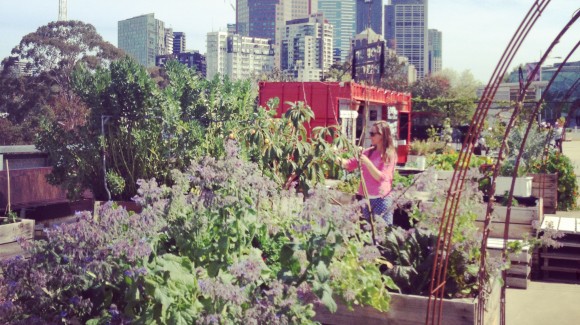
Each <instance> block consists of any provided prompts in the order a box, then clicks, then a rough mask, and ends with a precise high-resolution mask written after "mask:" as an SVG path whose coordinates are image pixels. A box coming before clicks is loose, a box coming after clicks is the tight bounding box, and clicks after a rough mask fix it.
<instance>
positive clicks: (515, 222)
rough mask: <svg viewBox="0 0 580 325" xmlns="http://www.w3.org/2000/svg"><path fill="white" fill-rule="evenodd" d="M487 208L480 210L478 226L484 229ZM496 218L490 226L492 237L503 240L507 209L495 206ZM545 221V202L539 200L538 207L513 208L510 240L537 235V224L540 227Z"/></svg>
mask: <svg viewBox="0 0 580 325" xmlns="http://www.w3.org/2000/svg"><path fill="white" fill-rule="evenodd" d="M486 206H487V204H484V206H483V208H482V209H480V211H481V212H480V214H479V215H478V216H477V220H476V225H477V226H478V227H479V228H480V229H483V225H484V220H485V213H486ZM493 208H494V211H493V213H494V217H493V219H492V222H491V225H490V234H489V236H490V237H495V238H503V234H504V228H505V222H506V214H507V207H505V206H501V205H498V204H495V205H494V207H493ZM543 219H544V210H543V200H542V198H540V199H538V203H537V204H536V206H530V207H525V206H517V207H515V206H512V207H511V213H510V227H509V233H508V238H509V239H522V238H523V236H524V235H525V234H528V235H530V236H533V235H535V233H536V229H535V228H534V226H535V224H537V225H540V224H541V223H542V220H543Z"/></svg>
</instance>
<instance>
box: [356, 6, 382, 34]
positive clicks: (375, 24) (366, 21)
mask: <svg viewBox="0 0 580 325" xmlns="http://www.w3.org/2000/svg"><path fill="white" fill-rule="evenodd" d="M369 27H370V28H371V29H372V30H373V31H374V32H375V33H377V34H380V33H381V32H382V29H383V0H356V33H357V34H359V33H360V32H362V31H363V30H365V29H367V28H369Z"/></svg>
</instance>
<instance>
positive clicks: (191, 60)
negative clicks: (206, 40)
mask: <svg viewBox="0 0 580 325" xmlns="http://www.w3.org/2000/svg"><path fill="white" fill-rule="evenodd" d="M169 60H176V61H178V62H179V63H181V64H183V65H186V66H187V67H188V68H194V69H195V70H196V71H198V72H199V73H200V74H201V75H202V76H204V77H205V76H206V73H207V68H206V62H205V55H203V54H200V53H199V51H191V52H179V53H174V54H166V55H158V56H156V57H155V65H156V66H158V67H164V66H165V64H166V63H167V61H169Z"/></svg>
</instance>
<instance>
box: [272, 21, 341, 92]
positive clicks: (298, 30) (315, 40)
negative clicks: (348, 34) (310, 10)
mask: <svg viewBox="0 0 580 325" xmlns="http://www.w3.org/2000/svg"><path fill="white" fill-rule="evenodd" d="M332 34H333V31H332V25H330V24H329V23H328V21H327V20H326V19H324V15H323V14H322V13H317V14H314V15H311V16H310V17H308V18H301V19H294V20H291V21H288V22H287V23H286V33H285V35H284V39H283V40H282V53H281V59H282V60H281V69H282V70H283V71H284V72H285V73H287V74H288V75H289V76H291V77H292V78H293V79H295V80H298V81H320V80H321V79H322V78H323V77H324V74H325V73H326V72H327V71H328V69H329V68H330V66H331V65H332Z"/></svg>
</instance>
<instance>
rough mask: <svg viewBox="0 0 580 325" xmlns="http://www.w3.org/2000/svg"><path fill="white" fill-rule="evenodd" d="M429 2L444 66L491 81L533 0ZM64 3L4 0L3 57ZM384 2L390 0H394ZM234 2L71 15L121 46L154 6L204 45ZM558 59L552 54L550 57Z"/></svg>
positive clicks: (540, 32)
mask: <svg viewBox="0 0 580 325" xmlns="http://www.w3.org/2000/svg"><path fill="white" fill-rule="evenodd" d="M429 3H430V6H429V7H430V8H429V17H428V21H429V26H428V28H433V29H438V30H439V31H441V32H442V33H443V38H444V42H443V62H444V65H443V68H444V69H445V68H450V69H453V70H455V71H457V72H462V71H464V70H471V72H472V73H473V74H474V76H475V78H476V79H478V80H480V81H482V82H487V81H488V80H489V78H490V76H491V74H492V72H493V69H494V68H495V65H496V64H497V62H498V61H499V58H500V56H501V55H502V53H503V51H504V49H505V47H506V45H507V43H508V42H509V40H510V39H511V37H512V35H513V33H514V31H515V30H516V28H517V26H518V25H519V23H520V21H521V20H522V18H523V17H524V15H525V14H526V12H527V11H528V9H529V8H530V6H531V4H532V3H533V0H486V1H477V0H430V1H429ZM58 4H59V2H58V0H53V1H46V0H43V1H41V0H30V1H27V2H11V3H10V4H9V5H4V6H3V8H2V11H0V33H1V34H2V36H3V37H2V40H0V59H3V58H5V57H7V56H8V55H10V51H11V50H12V48H13V47H14V46H16V45H17V44H18V43H19V42H20V40H21V39H22V37H23V36H25V35H26V34H28V33H32V32H34V31H36V29H37V28H38V27H40V26H42V25H46V24H47V23H49V22H50V21H56V20H57V18H58V9H59V8H58V7H59V6H58ZM383 4H388V1H384V2H383ZM231 5H234V6H235V1H234V0H224V1H213V2H207V1H202V0H193V1H183V0H167V1H165V2H163V3H160V2H159V1H153V0H143V1H140V2H131V3H125V2H117V1H111V0H102V1H99V2H97V3H93V2H91V3H87V2H81V1H80V0H69V1H68V19H70V20H81V21H84V22H86V23H90V24H92V25H94V26H95V28H96V29H97V32H98V33H99V34H101V35H102V36H103V38H104V39H105V40H106V41H108V42H110V43H112V44H113V45H115V46H118V43H117V22H118V21H120V20H124V19H128V18H131V17H135V16H140V15H144V14H148V13H154V14H155V17H156V18H158V19H160V20H163V21H165V22H166V24H167V27H168V28H173V30H174V31H182V32H185V33H186V34H187V40H188V42H187V43H188V49H191V50H199V51H200V52H201V53H205V52H206V49H205V37H206V34H207V33H208V32H211V31H218V30H224V31H225V30H226V27H227V24H228V23H233V22H235V11H234V9H233V8H232V7H231ZM577 9H578V5H577V3H576V2H575V1H573V0H562V1H552V3H550V5H549V6H548V8H547V9H546V10H545V12H544V13H543V14H542V16H541V17H540V19H539V20H538V22H537V23H536V25H535V27H534V28H533V29H532V31H531V32H530V34H529V35H528V37H527V39H526V41H525V42H524V44H523V45H522V47H521V48H520V50H519V52H518V55H516V57H515V59H514V61H513V62H512V67H513V66H516V65H518V64H520V63H525V62H531V61H534V60H536V61H537V60H539V58H540V55H541V54H542V53H543V51H545V50H546V49H547V48H548V46H549V44H550V42H551V40H552V39H554V38H555V37H556V35H557V34H558V33H559V31H560V30H561V29H562V28H563V26H564V25H565V23H566V22H567V21H568V20H569V18H570V17H571V16H572V14H573V12H574V11H575V10H577ZM450 18H452V19H450ZM577 35H580V23H577V24H576V26H573V27H572V28H571V29H570V30H569V31H568V33H567V34H566V36H565V37H564V38H563V39H562V41H561V42H560V44H558V46H557V47H556V48H555V50H554V51H553V54H552V56H553V57H564V56H566V55H567V54H568V52H569V51H570V49H571V48H572V47H573V45H574V44H575V42H577V41H578V36H577ZM571 60H572V61H578V60H580V53H576V54H574V55H573V56H572V59H571ZM558 61H559V60H556V59H553V58H552V59H551V60H549V61H548V63H554V62H558ZM510 69H511V67H510ZM508 71H509V70H508Z"/></svg>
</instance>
